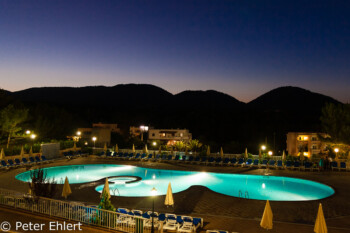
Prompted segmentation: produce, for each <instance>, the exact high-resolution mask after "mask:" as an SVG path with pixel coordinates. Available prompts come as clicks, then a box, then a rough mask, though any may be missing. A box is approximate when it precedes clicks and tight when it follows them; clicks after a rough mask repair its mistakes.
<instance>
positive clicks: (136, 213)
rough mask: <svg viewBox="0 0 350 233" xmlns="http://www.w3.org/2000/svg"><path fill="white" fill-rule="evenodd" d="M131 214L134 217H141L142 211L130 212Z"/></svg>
mask: <svg viewBox="0 0 350 233" xmlns="http://www.w3.org/2000/svg"><path fill="white" fill-rule="evenodd" d="M131 212H133V214H134V215H135V216H140V217H141V216H142V214H143V212H142V210H132V211H131Z"/></svg>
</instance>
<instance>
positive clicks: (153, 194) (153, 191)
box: [151, 187, 157, 233]
mask: <svg viewBox="0 0 350 233" xmlns="http://www.w3.org/2000/svg"><path fill="white" fill-rule="evenodd" d="M151 195H152V201H153V204H152V228H151V233H154V198H155V196H156V195H157V189H156V188H155V187H153V188H152V190H151Z"/></svg>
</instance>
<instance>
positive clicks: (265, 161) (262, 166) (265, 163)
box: [259, 159, 267, 168]
mask: <svg viewBox="0 0 350 233" xmlns="http://www.w3.org/2000/svg"><path fill="white" fill-rule="evenodd" d="M259 167H260V168H266V167H267V159H264V160H263V161H262V162H261V163H260V166H259Z"/></svg>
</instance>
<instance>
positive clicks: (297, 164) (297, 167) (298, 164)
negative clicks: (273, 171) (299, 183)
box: [293, 161, 300, 170]
mask: <svg viewBox="0 0 350 233" xmlns="http://www.w3.org/2000/svg"><path fill="white" fill-rule="evenodd" d="M294 169H298V170H300V163H299V162H298V161H295V162H294V165H293V170H294Z"/></svg>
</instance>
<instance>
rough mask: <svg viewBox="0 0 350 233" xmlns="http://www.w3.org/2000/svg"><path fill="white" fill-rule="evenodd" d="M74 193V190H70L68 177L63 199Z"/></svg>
mask: <svg viewBox="0 0 350 233" xmlns="http://www.w3.org/2000/svg"><path fill="white" fill-rule="evenodd" d="M71 193H72V190H71V189H70V186H69V182H68V177H67V176H66V180H65V181H64V185H63V190H62V197H64V198H66V199H67V197H68V196H69V195H70V194H71Z"/></svg>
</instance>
